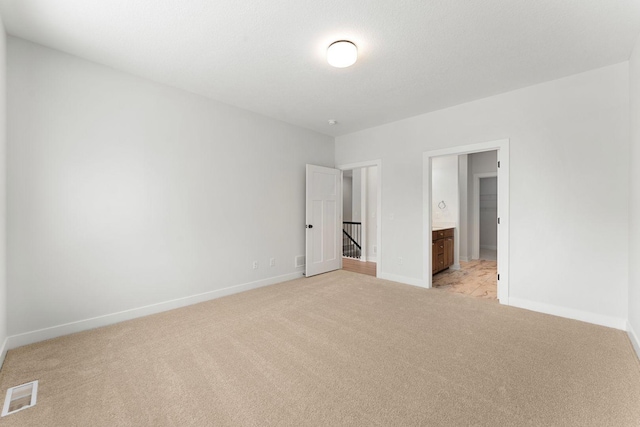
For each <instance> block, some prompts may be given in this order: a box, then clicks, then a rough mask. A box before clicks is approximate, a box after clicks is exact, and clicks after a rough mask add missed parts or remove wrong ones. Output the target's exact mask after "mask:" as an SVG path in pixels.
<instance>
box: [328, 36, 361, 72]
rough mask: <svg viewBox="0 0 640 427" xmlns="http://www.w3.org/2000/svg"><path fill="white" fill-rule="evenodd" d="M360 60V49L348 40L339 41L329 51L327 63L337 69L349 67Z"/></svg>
mask: <svg viewBox="0 0 640 427" xmlns="http://www.w3.org/2000/svg"><path fill="white" fill-rule="evenodd" d="M357 59H358V48H357V47H356V45H355V44H353V43H352V42H350V41H348V40H338V41H337V42H333V43H331V44H330V45H329V48H328V49H327V62H328V63H329V64H331V65H333V66H334V67H336V68H345V67H349V66H351V65H353V64H355V63H356V60H357Z"/></svg>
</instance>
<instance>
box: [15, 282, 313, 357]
mask: <svg viewBox="0 0 640 427" xmlns="http://www.w3.org/2000/svg"><path fill="white" fill-rule="evenodd" d="M300 277H303V274H302V272H301V271H300V272H295V273H289V274H284V275H282V276H276V277H270V278H268V279H262V280H257V281H255V282H249V283H243V284H240V285H235V286H229V287H227V288H223V289H216V290H213V291H209V292H203V293H201V294H196V295H191V296H188V297H182V298H176V299H174V300H170V301H164V302H160V303H156V304H150V305H145V306H143V307H138V308H132V309H129V310H123V311H119V312H117V313H111V314H105V315H103V316H97V317H92V318H90V319H84V320H78V321H75V322H69V323H64V324H62V325H57V326H51V327H49V328H44V329H38V330H35V331H30V332H25V333H22V334H17V335H12V336H10V337H8V338H7V342H6V343H7V345H6V347H7V349H9V350H11V349H14V348H16V347H20V346H23V345H27V344H33V343H36V342H40V341H44V340H48V339H51V338H56V337H60V336H63V335H69V334H73V333H76V332H81V331H86V330H89V329H95V328H99V327H102V326H107V325H112V324H114V323H119V322H123V321H125V320H131V319H135V318H138V317H144V316H149V315H151V314H156V313H161V312H163V311H169V310H173V309H176V308H180V307H185V306H188V305H193V304H197V303H200V302H204V301H209V300H212V299H216V298H220V297H224V296H227V295H233V294H237V293H239V292H244V291H249V290H251V289H257V288H261V287H263V286H269V285H274V284H276V283H280V282H285V281H288V280H293V279H298V278H300Z"/></svg>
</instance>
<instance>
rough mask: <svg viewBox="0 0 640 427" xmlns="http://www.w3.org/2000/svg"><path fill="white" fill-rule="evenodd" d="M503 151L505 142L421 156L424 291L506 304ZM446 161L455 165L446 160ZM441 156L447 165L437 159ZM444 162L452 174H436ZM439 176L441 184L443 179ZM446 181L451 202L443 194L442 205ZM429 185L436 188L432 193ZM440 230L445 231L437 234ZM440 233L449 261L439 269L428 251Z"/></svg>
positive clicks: (506, 147)
mask: <svg viewBox="0 0 640 427" xmlns="http://www.w3.org/2000/svg"><path fill="white" fill-rule="evenodd" d="M508 150H509V141H508V140H500V141H493V142H488V143H481V144H473V145H468V146H462V147H454V148H450V149H444V150H437V151H432V152H426V153H424V155H423V165H424V175H423V176H424V182H423V188H424V191H423V196H424V204H423V206H424V210H423V211H424V223H423V224H424V234H423V236H424V251H423V253H424V258H423V259H424V279H425V280H424V281H425V285H426V286H427V287H438V288H440V289H449V290H450V291H456V292H458V293H464V294H471V295H473V296H480V297H484V298H487V299H494V300H498V301H500V302H501V303H502V304H508V244H509V239H508V234H509V227H508V224H509V218H508V196H509V195H508V188H509V179H508V178H509V176H508V167H509V165H508ZM451 156H455V159H456V161H451ZM444 157H449V160H447V161H444V162H442V161H440V160H439V159H442V158H444ZM445 163H448V164H450V167H456V168H457V170H456V171H455V172H454V173H453V172H449V173H443V171H442V170H438V168H441V167H442V165H443V164H445ZM451 165H453V166H451ZM491 168H493V169H491ZM438 174H440V176H438ZM444 176H447V177H448V178H447V180H443V178H442V177H444ZM452 179H455V180H457V183H456V184H455V185H454V186H453V187H454V188H456V189H457V199H456V198H455V197H454V196H451V195H449V196H447V197H449V200H450V201H449V202H448V201H447V200H446V199H445V196H443V194H446V193H443V188H445V187H449V193H450V194H454V193H451V187H452V183H451V180H452ZM439 183H440V184H439ZM434 184H435V185H441V186H442V188H434V187H433V185H434ZM440 199H442V200H440ZM456 211H457V212H456ZM498 213H500V214H499V215H498ZM498 217H499V221H500V224H499V225H498ZM452 218H453V220H452ZM443 219H446V220H447V221H446V222H447V224H444V222H443V221H442V220H443ZM444 226H447V227H449V229H448V230H446V229H445V230H443V227H444ZM440 231H442V232H443V235H445V234H447V233H448V234H453V239H452V240H453V253H454V255H453V259H454V262H453V263H452V264H451V265H450V266H448V267H447V268H444V269H439V268H437V266H434V258H435V259H436V260H438V258H437V257H438V256H439V253H434V252H433V251H437V250H438V248H439V246H438V244H437V243H436V241H435V240H434V239H436V238H437V237H438V234H437V233H438V232H440ZM492 233H493V234H492ZM444 237H446V236H444ZM445 243H446V242H445ZM449 245H450V244H449ZM442 246H443V247H444V248H447V247H448V246H447V245H442ZM480 246H482V256H481V253H480V252H481V251H480V249H481V248H480ZM476 248H477V249H476ZM444 259H447V257H446V255H445V257H444ZM434 267H435V268H434Z"/></svg>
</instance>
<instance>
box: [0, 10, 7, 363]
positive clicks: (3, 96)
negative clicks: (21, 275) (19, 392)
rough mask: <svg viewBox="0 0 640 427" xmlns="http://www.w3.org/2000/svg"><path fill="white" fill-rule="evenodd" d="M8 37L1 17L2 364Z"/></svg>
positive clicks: (1, 350)
mask: <svg viewBox="0 0 640 427" xmlns="http://www.w3.org/2000/svg"><path fill="white" fill-rule="evenodd" d="M6 53H7V37H6V34H5V31H4V24H3V23H2V18H0V366H2V362H3V361H4V356H5V354H6V338H7V269H6V260H7V251H6V242H7V238H6V200H7V196H6V169H7V164H6V148H7V138H6V135H7V132H6V117H7V109H6V99H7V95H6V94H7V91H6V81H7V66H6V63H7V62H6V59H7V54H6Z"/></svg>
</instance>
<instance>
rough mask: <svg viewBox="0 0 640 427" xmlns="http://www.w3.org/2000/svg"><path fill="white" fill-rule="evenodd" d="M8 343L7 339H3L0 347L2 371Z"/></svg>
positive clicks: (0, 366)
mask: <svg viewBox="0 0 640 427" xmlns="http://www.w3.org/2000/svg"><path fill="white" fill-rule="evenodd" d="M8 342H9V337H7V338H5V339H4V342H3V343H2V347H0V369H2V365H3V364H4V358H5V357H7V350H8V348H7V343H8Z"/></svg>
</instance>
